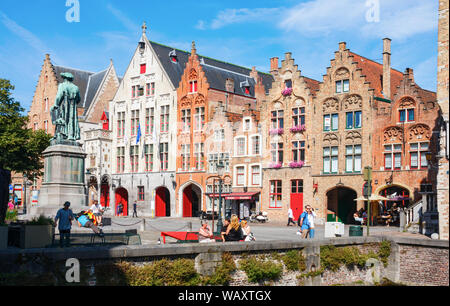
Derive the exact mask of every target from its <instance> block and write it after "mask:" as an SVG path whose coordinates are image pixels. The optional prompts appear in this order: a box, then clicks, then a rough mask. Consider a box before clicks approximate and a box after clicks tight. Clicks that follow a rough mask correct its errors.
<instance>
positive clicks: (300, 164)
mask: <svg viewBox="0 0 450 306" xmlns="http://www.w3.org/2000/svg"><path fill="white" fill-rule="evenodd" d="M304 164H305V162H304V161H302V160H301V161H299V162H295V161H292V162H290V163H289V167H290V168H301V167H303V165H304Z"/></svg>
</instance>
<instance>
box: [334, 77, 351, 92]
mask: <svg viewBox="0 0 450 306" xmlns="http://www.w3.org/2000/svg"><path fill="white" fill-rule="evenodd" d="M349 90H350V81H349V80H339V81H336V93H343V92H349Z"/></svg>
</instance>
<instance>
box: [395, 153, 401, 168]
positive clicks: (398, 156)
mask: <svg viewBox="0 0 450 306" xmlns="http://www.w3.org/2000/svg"><path fill="white" fill-rule="evenodd" d="M401 166H402V155H401V154H400V153H396V154H394V167H395V168H401Z"/></svg>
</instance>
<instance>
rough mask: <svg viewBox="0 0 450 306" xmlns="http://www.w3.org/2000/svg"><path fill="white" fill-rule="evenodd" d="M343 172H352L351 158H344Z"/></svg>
mask: <svg viewBox="0 0 450 306" xmlns="http://www.w3.org/2000/svg"><path fill="white" fill-rule="evenodd" d="M345 171H347V172H353V156H351V155H350V156H346V157H345Z"/></svg>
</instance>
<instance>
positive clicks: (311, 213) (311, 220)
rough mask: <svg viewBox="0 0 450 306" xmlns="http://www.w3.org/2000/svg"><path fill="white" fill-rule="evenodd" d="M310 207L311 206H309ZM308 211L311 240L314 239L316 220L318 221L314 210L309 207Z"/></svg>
mask: <svg viewBox="0 0 450 306" xmlns="http://www.w3.org/2000/svg"><path fill="white" fill-rule="evenodd" d="M308 206H309V205H308ZM309 209H310V210H309V211H308V221H309V238H310V239H313V238H314V220H315V219H316V213H315V212H314V208H312V207H311V206H309Z"/></svg>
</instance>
